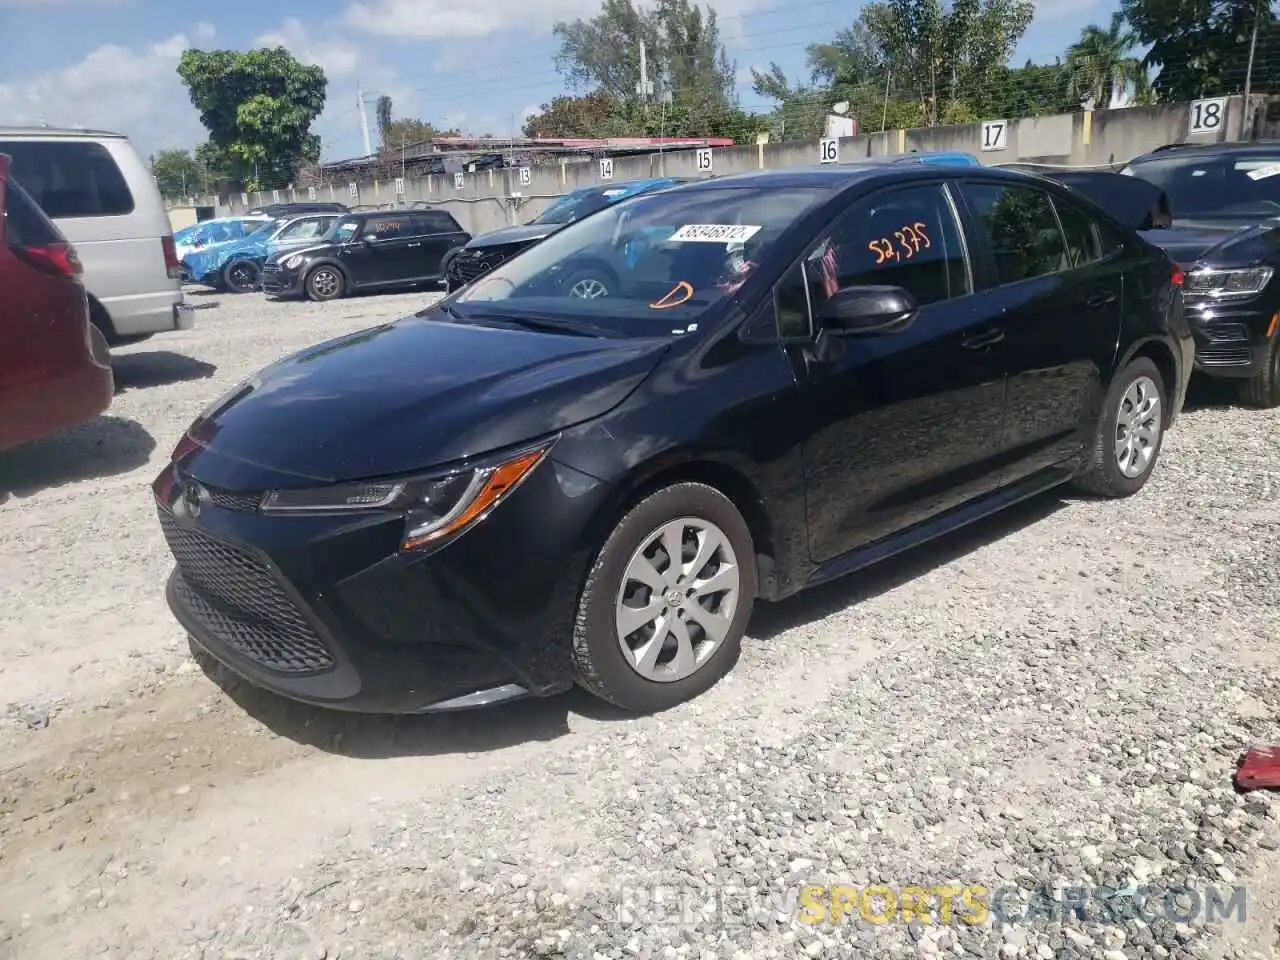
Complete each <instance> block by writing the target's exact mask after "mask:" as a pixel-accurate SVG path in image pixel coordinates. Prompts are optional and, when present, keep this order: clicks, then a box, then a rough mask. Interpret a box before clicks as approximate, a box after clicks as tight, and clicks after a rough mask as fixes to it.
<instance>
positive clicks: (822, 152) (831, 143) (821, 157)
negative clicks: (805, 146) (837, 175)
mask: <svg viewBox="0 0 1280 960" xmlns="http://www.w3.org/2000/svg"><path fill="white" fill-rule="evenodd" d="M839 159H840V141H839V140H837V139H835V138H834V137H832V138H830V139H828V140H823V141H822V142H821V143H819V144H818V162H819V163H836V162H837V161H839Z"/></svg>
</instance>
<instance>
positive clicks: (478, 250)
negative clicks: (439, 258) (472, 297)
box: [445, 241, 533, 290]
mask: <svg viewBox="0 0 1280 960" xmlns="http://www.w3.org/2000/svg"><path fill="white" fill-rule="evenodd" d="M530 246H533V241H530V242H529V243H523V244H507V245H505V246H494V247H463V248H462V249H461V250H460V251H459V252H458V253H457V254H456V255H455V256H453V257H451V258H450V260H449V263H448V264H447V265H446V267H445V279H446V280H447V281H448V283H449V289H450V290H458V289H461V288H462V287H465V286H466V285H467V284H469V283H474V282H475V281H476V280H478V279H480V278H481V277H483V276H484V275H485V274H486V273H489V272H490V271H491V270H495V269H497V268H498V267H500V266H502V264H504V263H506V262H507V261H508V260H510V259H511V258H512V257H514V256H515V255H516V254H517V253H519V252H520V251H522V250H524V249H525V248H526V247H530Z"/></svg>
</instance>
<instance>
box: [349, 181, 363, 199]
mask: <svg viewBox="0 0 1280 960" xmlns="http://www.w3.org/2000/svg"><path fill="white" fill-rule="evenodd" d="M347 193H349V194H351V196H353V197H358V196H360V188H359V187H358V186H356V185H355V184H354V183H348V184H347Z"/></svg>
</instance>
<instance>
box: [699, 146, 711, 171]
mask: <svg viewBox="0 0 1280 960" xmlns="http://www.w3.org/2000/svg"><path fill="white" fill-rule="evenodd" d="M698 172H699V173H710V172H711V148H710V147H703V148H702V149H701V150H699V151H698Z"/></svg>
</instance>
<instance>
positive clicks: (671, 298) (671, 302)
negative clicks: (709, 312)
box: [649, 280, 693, 310]
mask: <svg viewBox="0 0 1280 960" xmlns="http://www.w3.org/2000/svg"><path fill="white" fill-rule="evenodd" d="M692 298H693V286H692V285H691V284H690V283H689V282H688V281H685V280H681V281H680V282H679V283H677V284H676V285H675V286H674V287H672V288H671V289H670V290H669V291H667V294H666V295H665V296H664V297H662V298H661V299H660V300H655V301H654V302H653V303H651V304H649V307H650V308H651V309H653V310H670V309H671V308H672V307H678V306H680V304H682V303H688V302H689V300H691V299H692Z"/></svg>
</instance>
